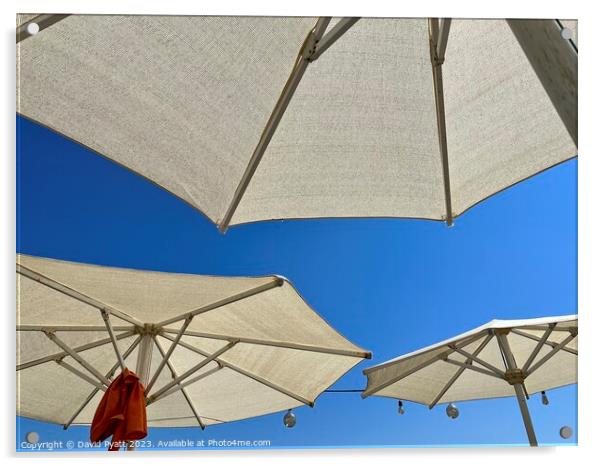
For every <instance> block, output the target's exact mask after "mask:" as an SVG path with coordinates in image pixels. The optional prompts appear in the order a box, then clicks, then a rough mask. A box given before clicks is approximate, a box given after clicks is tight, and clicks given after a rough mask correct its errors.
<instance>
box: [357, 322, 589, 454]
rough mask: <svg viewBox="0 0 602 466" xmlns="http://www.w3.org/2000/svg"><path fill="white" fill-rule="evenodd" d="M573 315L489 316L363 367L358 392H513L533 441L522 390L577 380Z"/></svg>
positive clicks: (460, 395)
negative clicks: (362, 384)
mask: <svg viewBox="0 0 602 466" xmlns="http://www.w3.org/2000/svg"><path fill="white" fill-rule="evenodd" d="M577 333H578V324H577V316H576V315H570V316H562V317H545V318H538V319H526V320H492V321H491V322H489V323H487V324H485V325H482V326H481V327H478V328H476V329H474V330H471V331H469V332H466V333H463V334H461V335H458V336H455V337H453V338H450V339H449V340H445V341H442V342H440V343H437V344H435V345H432V346H429V347H427V348H424V349H420V350H418V351H414V352H412V353H409V354H406V355H403V356H400V357H398V358H395V359H392V360H390V361H387V362H384V363H382V364H379V365H377V366H374V367H370V368H368V369H365V370H364V374H365V375H366V376H367V377H368V383H367V386H366V389H365V390H364V392H363V393H362V397H364V398H365V397H367V396H370V395H375V396H383V397H389V398H396V399H401V400H409V401H414V402H416V403H422V404H425V405H427V406H428V407H429V408H432V407H433V406H435V405H436V404H439V403H448V402H454V401H463V400H478V399H484V398H498V397H506V396H516V397H517V398H518V402H519V406H520V409H521V413H522V415H523V420H524V421H525V427H526V429H527V434H528V436H529V441H530V443H531V445H537V440H536V437H535V432H534V430H533V425H532V422H531V418H530V415H529V411H528V409H527V404H526V401H525V396H526V397H528V396H529V395H530V394H533V393H537V392H540V391H545V390H549V389H552V388H556V387H561V386H564V385H569V384H574V383H577Z"/></svg>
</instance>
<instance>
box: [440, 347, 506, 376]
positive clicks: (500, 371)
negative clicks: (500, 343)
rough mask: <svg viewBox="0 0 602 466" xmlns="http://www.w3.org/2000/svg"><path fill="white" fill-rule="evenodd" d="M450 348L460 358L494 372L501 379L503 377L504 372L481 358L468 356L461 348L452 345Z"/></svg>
mask: <svg viewBox="0 0 602 466" xmlns="http://www.w3.org/2000/svg"><path fill="white" fill-rule="evenodd" d="M450 348H451V349H453V350H454V351H455V352H457V353H460V354H461V355H462V356H465V357H466V358H468V359H470V360H471V361H473V362H476V363H477V364H480V365H481V366H483V367H485V368H487V369H489V370H490V371H491V372H494V373H496V374H497V375H499V376H502V377H503V376H504V371H502V370H501V369H499V368H497V367H495V366H494V365H493V364H489V363H488V362H487V361H483V360H482V359H481V358H479V357H477V356H475V355H473V354H470V353H468V352H466V351H464V350H463V349H461V348H456V347H455V346H454V345H450Z"/></svg>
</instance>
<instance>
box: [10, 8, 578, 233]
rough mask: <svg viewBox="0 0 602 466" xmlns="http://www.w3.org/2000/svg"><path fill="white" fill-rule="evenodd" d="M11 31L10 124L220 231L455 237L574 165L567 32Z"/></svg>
mask: <svg viewBox="0 0 602 466" xmlns="http://www.w3.org/2000/svg"><path fill="white" fill-rule="evenodd" d="M18 21H19V23H22V24H21V26H20V28H19V29H18V35H17V41H18V44H17V65H18V81H17V87H18V89H17V92H18V99H17V112H18V113H19V114H21V115H23V116H24V117H27V118H29V119H31V120H34V121H36V122H38V123H40V124H42V125H45V126H47V127H49V128H51V129H53V130H55V131H57V132H59V133H61V134H63V135H64V136H66V137H68V138H71V139H73V140H75V141H77V142H79V143H81V144H82V145H84V146H87V147H89V148H91V149H92V150H94V151H97V152H98V153H99V154H101V155H103V156H105V157H107V158H109V159H110V160H113V161H114V162H116V163H118V164H121V165H123V166H125V167H127V168H128V169H130V170H132V171H134V172H136V173H138V174H140V175H142V176H144V177H146V178H148V179H150V180H152V181H153V182H154V183H156V184H158V185H159V186H161V187H162V188H164V189H166V190H168V191H170V192H172V193H173V194H175V195H176V196H178V197H179V198H181V199H182V200H184V201H186V202H187V203H189V204H190V205H191V206H193V207H194V208H196V209H198V210H199V211H201V212H203V213H204V214H205V215H206V216H207V217H208V218H210V219H211V220H212V221H213V222H215V223H216V224H218V226H219V228H220V229H221V230H222V231H225V230H226V229H227V228H228V226H229V225H231V224H241V223H247V222H255V221H261V220H269V219H286V218H316V217H405V218H423V219H434V220H445V221H446V222H447V223H448V224H451V223H452V221H453V219H454V218H455V217H457V216H458V215H460V214H462V213H463V212H465V211H466V210H467V209H469V208H470V207H472V206H474V205H475V204H477V203H479V202H481V201H482V200H484V199H486V198H488V197H489V196H491V195H493V194H495V193H497V192H499V191H501V190H503V189H505V188H507V187H509V186H512V185H513V184H515V183H517V182H520V181H522V180H524V179H526V178H528V177H530V176H533V175H535V174H537V173H539V172H541V171H543V170H546V169H547V168H550V167H552V166H554V165H556V164H559V163H561V162H563V161H566V160H568V159H570V158H572V157H575V156H576V154H577V147H576V145H577V49H576V46H575V42H574V41H571V40H567V39H566V38H563V37H562V36H563V34H561V29H562V27H564V25H567V26H568V27H571V28H573V29H574V30H575V33H574V35H573V38H575V39H576V22H572V23H570V24H569V23H561V22H560V21H555V20H508V21H506V20H473V19H466V20H456V19H454V20H453V21H452V20H449V19H444V20H436V19H432V20H427V19H394V18H388V19H375V18H372V19H371V18H361V19H359V18H342V19H331V18H318V19H316V18H303V17H294V18H292V17H289V18H283V17H184V16H112V15H102V16H98V15H41V16H36V17H32V16H31V15H22V16H20V17H19V20H18ZM31 22H37V24H38V25H39V26H40V32H38V33H37V34H36V35H30V34H29V33H28V32H27V25H28V24H29V23H31Z"/></svg>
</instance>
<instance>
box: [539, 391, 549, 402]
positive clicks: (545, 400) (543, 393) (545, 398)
mask: <svg viewBox="0 0 602 466" xmlns="http://www.w3.org/2000/svg"><path fill="white" fill-rule="evenodd" d="M541 404H543V405H544V406H548V405H549V404H550V400H548V395H546V392H545V391H543V392H541Z"/></svg>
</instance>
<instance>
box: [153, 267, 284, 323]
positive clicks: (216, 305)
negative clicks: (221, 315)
mask: <svg viewBox="0 0 602 466" xmlns="http://www.w3.org/2000/svg"><path fill="white" fill-rule="evenodd" d="M283 284H284V280H283V279H282V278H280V277H276V278H275V279H274V280H272V281H270V282H268V283H264V284H263V285H259V286H256V287H254V288H251V289H249V290H246V291H243V292H241V293H238V294H235V295H234V296H229V297H227V298H224V299H220V300H219V301H215V302H213V303H210V304H206V305H204V306H201V307H199V308H197V309H194V310H192V311H189V312H186V313H185V314H181V315H179V316H176V317H172V318H171V319H167V320H164V321H163V322H159V323H158V324H157V327H159V328H160V327H165V326H166V325H169V324H173V323H174V322H178V321H180V320H184V319H188V318H190V317H195V316H197V315H199V314H203V313H205V312H209V311H213V310H214V309H218V308H220V307H223V306H226V305H228V304H232V303H234V302H236V301H240V300H243V299H246V298H249V297H251V296H254V295H256V294H259V293H263V292H264V291H268V290H271V289H272V288H276V287H279V286H282V285H283Z"/></svg>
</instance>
